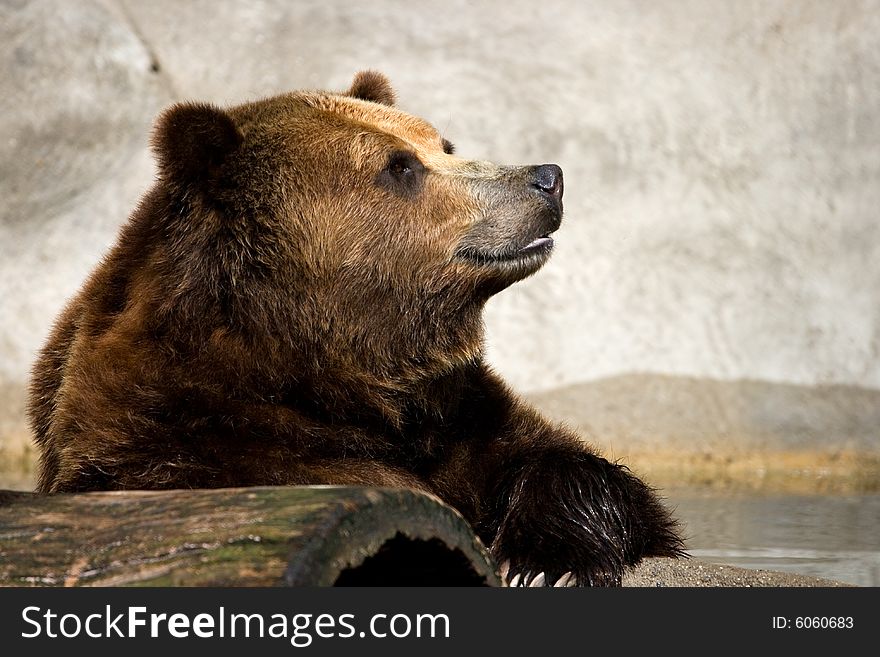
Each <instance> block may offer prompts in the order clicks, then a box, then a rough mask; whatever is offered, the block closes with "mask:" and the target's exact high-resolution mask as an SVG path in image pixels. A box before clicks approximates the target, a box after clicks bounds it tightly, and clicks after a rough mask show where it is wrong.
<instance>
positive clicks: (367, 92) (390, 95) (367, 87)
mask: <svg viewBox="0 0 880 657" xmlns="http://www.w3.org/2000/svg"><path fill="white" fill-rule="evenodd" d="M348 95H349V96H351V97H352V98H359V99H361V100H369V101H371V102H373V103H379V104H381V105H394V102H395V96H394V89H392V88H391V82H390V81H389V80H388V78H386V77H385V76H384V75H383V74H382V73H379V71H361V72H360V73H358V74H357V75H355V76H354V81H353V82H352V83H351V88H350V89H349V90H348Z"/></svg>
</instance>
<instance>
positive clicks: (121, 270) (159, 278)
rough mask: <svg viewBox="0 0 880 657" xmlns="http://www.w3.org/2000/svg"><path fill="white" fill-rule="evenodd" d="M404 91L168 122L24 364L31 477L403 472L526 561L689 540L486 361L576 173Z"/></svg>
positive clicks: (609, 555) (628, 480) (604, 558)
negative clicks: (441, 118)
mask: <svg viewBox="0 0 880 657" xmlns="http://www.w3.org/2000/svg"><path fill="white" fill-rule="evenodd" d="M393 100H394V98H393V92H392V91H391V86H390V84H389V83H388V81H387V80H386V79H385V78H384V77H383V76H381V75H380V74H377V73H362V74H360V75H359V76H358V77H357V78H356V79H355V82H354V84H353V85H352V88H351V89H350V90H349V91H348V92H347V94H335V93H328V92H298V93H292V94H287V95H283V96H278V97H275V98H269V99H266V100H261V101H258V102H254V103H248V104H245V105H240V106H237V107H233V108H230V109H227V110H221V109H219V108H216V107H212V106H210V105H204V104H183V105H177V106H175V107H172V108H171V109H169V110H168V111H166V112H165V113H164V114H163V115H162V117H161V118H160V119H159V121H158V124H157V127H156V131H155V135H154V139H153V145H154V149H155V152H156V155H157V159H158V162H159V180H158V181H157V183H156V185H155V186H154V188H153V189H152V190H151V191H150V192H149V193H148V194H147V195H146V197H145V198H144V199H143V201H142V202H141V204H140V206H139V207H138V208H137V210H136V211H135V212H134V214H133V215H132V216H131V218H130V220H129V221H128V223H127V224H126V225H125V226H124V227H123V229H122V231H121V233H120V236H119V239H118V241H117V243H116V245H115V246H114V247H113V249H112V251H111V252H110V253H109V254H108V255H107V257H106V258H105V259H104V260H103V262H102V263H101V264H100V266H99V267H98V268H97V269H96V271H95V272H94V273H93V274H92V276H91V277H90V278H89V280H88V281H87V282H86V284H85V286H84V288H83V290H82V291H81V292H80V294H79V295H78V296H77V297H76V298H75V299H74V300H73V301H72V302H71V304H70V305H69V306H68V308H67V309H66V310H65V312H64V313H63V314H62V316H61V318H60V319H59V321H58V322H57V324H56V326H55V329H54V331H53V333H52V335H51V336H50V338H49V341H48V342H47V344H46V346H45V348H44V349H43V351H42V353H41V355H40V358H39V359H38V361H37V363H36V366H35V368H34V377H33V382H32V387H31V402H30V408H29V412H30V418H31V422H32V426H33V429H34V433H35V436H36V441H37V444H38V445H39V447H40V449H41V451H42V461H41V463H42V469H41V474H40V482H39V489H40V490H41V491H43V492H60V491H87V490H99V489H113V488H194V487H222V486H242V485H266V484H366V485H374V486H405V487H411V488H416V489H421V490H425V491H430V492H432V493H435V494H437V495H438V496H440V497H441V498H442V499H444V500H446V501H447V502H449V503H450V504H452V505H454V506H456V507H457V508H458V509H459V510H460V511H461V512H462V513H463V514H464V516H465V517H466V518H467V519H468V520H469V521H470V522H471V523H472V524H473V525H474V527H475V528H476V529H477V531H478V532H479V534H480V535H481V537H482V538H483V539H484V540H485V541H486V542H487V543H488V544H490V545H492V547H493V550H494V552H495V554H496V555H497V556H498V557H499V558H500V559H504V560H508V561H510V563H511V568H512V571H513V572H519V573H521V574H523V575H525V579H528V577H529V576H531V575H534V574H535V573H536V572H538V571H539V570H545V571H547V572H548V573H549V574H555V575H558V574H561V573H562V572H564V571H569V570H570V571H572V572H574V573H575V575H576V576H577V577H578V579H579V581H580V582H581V583H615V582H617V581H619V577H620V572H621V569H622V567H623V565H625V564H628V563H635V562H636V561H638V560H639V559H640V558H641V557H642V556H645V555H648V554H667V555H674V554H678V553H679V551H680V541H679V539H678V538H677V537H676V536H675V533H674V523H673V522H672V521H671V520H670V519H669V517H668V515H667V514H666V512H665V511H664V510H663V509H662V507H661V506H660V504H659V502H658V501H657V499H656V497H655V496H654V494H653V493H652V492H651V491H650V490H649V489H648V488H647V487H645V486H644V484H642V483H641V482H640V481H638V480H637V479H636V478H635V477H633V476H632V475H631V474H629V473H628V472H627V471H626V470H625V469H624V468H621V467H619V466H616V465H614V464H609V463H608V462H607V461H605V460H604V459H601V458H600V457H598V456H596V455H594V454H593V453H592V452H590V451H589V450H587V449H586V448H585V447H584V446H583V445H582V444H581V442H580V441H579V440H578V438H577V437H576V436H575V435H573V434H572V433H570V432H568V431H567V430H565V429H563V428H560V427H556V426H554V425H552V424H550V423H549V422H547V421H546V420H544V419H543V418H541V417H540V416H539V415H538V414H537V413H535V412H534V411H533V410H531V409H530V408H528V407H527V406H526V405H524V404H523V403H522V402H521V401H520V400H519V399H517V398H516V397H515V396H514V395H513V394H512V393H511V392H510V391H509V390H508V389H507V388H506V387H505V386H504V384H503V383H502V382H501V381H500V380H499V379H498V378H497V377H496V376H495V375H494V374H492V373H491V372H490V371H489V369H488V368H487V367H486V366H485V365H484V364H483V362H482V340H483V330H482V319H481V313H482V308H483V305H484V303H485V302H486V300H487V299H488V298H489V297H490V296H491V295H492V294H495V293H496V292H498V291H500V290H502V289H503V288H505V287H507V286H508V285H510V284H511V283H513V282H515V281H517V280H520V279H521V278H523V277H525V276H528V275H530V274H531V273H533V272H534V271H536V270H537V269H538V268H539V267H540V265H541V264H543V262H544V261H545V260H546V258H547V256H548V255H549V246H547V245H546V244H544V243H545V242H548V240H539V242H541V245H540V246H539V247H529V246H528V245H529V244H530V243H531V242H532V241H533V240H535V239H536V238H540V237H542V236H546V235H548V234H549V233H551V232H553V231H554V230H556V228H557V227H558V226H559V221H560V218H561V197H562V188H561V184H562V179H561V171H559V169H558V167H552V166H542V167H500V166H496V165H493V164H489V163H485V162H477V161H467V160H463V159H459V158H456V157H453V156H452V155H451V154H449V153H448V152H445V151H449V150H451V147H450V145H449V144H448V142H445V141H444V140H443V139H442V138H441V136H440V135H439V134H438V133H437V131H436V130H435V129H434V128H433V127H432V126H431V125H429V124H428V123H426V122H425V121H423V120H421V119H418V118H415V117H412V116H410V115H407V114H405V113H403V112H402V111H400V110H398V109H396V108H394V107H392V106H390V104H391V103H393ZM374 101H375V102H374ZM523 249H525V250H523Z"/></svg>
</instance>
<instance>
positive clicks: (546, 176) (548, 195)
mask: <svg viewBox="0 0 880 657" xmlns="http://www.w3.org/2000/svg"><path fill="white" fill-rule="evenodd" d="M530 178H531V179H530V181H529V184H530V185H531V186H532V187H534V188H535V189H537V190H538V192H539V193H540V194H541V195H542V196H543V197H544V198H545V200H546V201H547V202H548V203H549V204H550V205H551V207H552V208H553V209H554V210H555V211H556V212H558V213H559V214H562V192H563V189H564V185H563V182H562V169H561V168H560V167H559V166H558V165H556V164H541V165H538V166H536V167H533V168H532V170H531V171H530Z"/></svg>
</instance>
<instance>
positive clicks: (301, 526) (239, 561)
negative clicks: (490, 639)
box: [0, 486, 501, 586]
mask: <svg viewBox="0 0 880 657" xmlns="http://www.w3.org/2000/svg"><path fill="white" fill-rule="evenodd" d="M0 585H2V586H88V585H99V586H132V585H146V586H275V585H280V586H284V585H287V586H310V585H313V586H331V585H337V586H346V585H378V586H385V585H392V586H407V585H423V586H424V585H445V586H461V585H479V586H500V585H501V578H500V575H499V572H498V567H497V565H496V564H495V563H494V562H493V560H492V558H491V557H490V555H489V553H488V551H487V550H486V548H485V547H484V546H483V545H482V543H480V541H479V540H478V539H477V538H476V537H475V536H474V534H473V532H472V531H471V529H470V526H469V525H468V524H467V523H466V522H465V520H464V519H463V518H462V517H461V516H460V515H459V514H458V513H457V512H456V511H454V510H453V509H452V508H450V507H449V506H447V505H445V504H443V503H442V502H440V501H439V500H437V499H436V498H434V497H431V496H429V495H425V494H421V493H417V492H414V491H409V490H402V489H382V488H358V487H338V486H306V487H263V488H230V489H216V490H174V491H114V492H102V493H84V494H78V495H52V496H44V495H37V494H33V493H22V492H13V491H0Z"/></svg>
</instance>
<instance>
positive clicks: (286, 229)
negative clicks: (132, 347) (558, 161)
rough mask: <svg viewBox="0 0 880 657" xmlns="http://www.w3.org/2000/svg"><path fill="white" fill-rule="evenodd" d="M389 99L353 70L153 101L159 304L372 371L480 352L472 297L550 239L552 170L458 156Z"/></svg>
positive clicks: (558, 181)
mask: <svg viewBox="0 0 880 657" xmlns="http://www.w3.org/2000/svg"><path fill="white" fill-rule="evenodd" d="M394 102H395V97H394V92H393V90H392V88H391V85H390V83H389V82H388V80H387V79H386V78H385V77H384V76H383V75H381V74H379V73H376V72H372V71H367V72H362V73H360V74H358V75H357V76H356V78H355V80H354V82H353V84H352V85H351V88H350V89H349V90H347V91H346V92H342V93H330V92H318V91H303V92H295V93H290V94H285V95H281V96H276V97H273V98H268V99H264V100H259V101H256V102H250V103H247V104H243V105H239V106H236V107H232V108H228V109H220V108H218V107H214V106H211V105H207V104H196V103H185V104H178V105H175V106H173V107H171V108H170V109H169V110H167V111H166V112H165V113H164V114H163V115H162V116H161V117H160V119H159V121H158V123H157V126H156V129H155V133H154V138H153V145H154V150H155V152H156V155H157V159H158V166H159V183H158V185H157V186H156V188H155V189H154V191H153V193H152V194H151V195H150V196H149V197H148V199H147V200H146V201H145V202H144V204H143V205H142V209H141V217H142V220H143V217H148V219H147V221H148V222H149V223H150V224H151V230H152V231H153V236H152V238H151V240H149V241H150V242H152V244H153V245H158V246H157V247H156V248H155V249H154V250H153V255H152V256H150V258H149V260H150V262H151V266H152V267H153V268H155V269H156V270H157V271H158V272H159V274H160V276H159V278H160V279H161V280H164V281H165V282H166V284H165V285H162V286H161V288H162V291H161V292H159V294H160V296H161V299H160V303H159V306H160V307H159V308H158V309H157V317H159V318H164V321H166V322H172V323H175V324H176V325H178V326H180V325H191V324H193V323H195V324H200V325H202V326H203V327H204V330H205V331H207V334H203V335H202V338H204V337H206V335H207V336H208V337H210V338H212V339H217V336H218V335H221V334H222V335H224V336H226V337H230V336H232V335H238V336H239V343H248V344H257V343H258V344H259V345H261V346H260V358H264V357H266V354H275V355H276V356H277V357H278V358H279V359H280V360H281V361H282V362H284V361H286V362H290V359H291V358H294V356H295V359H296V362H297V363H298V367H299V368H301V369H309V366H308V363H311V364H313V365H314V368H312V369H315V368H317V369H321V370H325V371H326V370H328V369H332V368H334V367H336V368H337V370H338V371H343V370H344V371H351V370H352V369H353V368H354V369H361V370H364V371H369V372H371V374H372V375H373V377H374V378H376V377H378V378H380V379H382V380H383V381H385V382H386V383H387V382H388V381H390V380H396V381H397V383H398V384H399V383H400V382H401V381H403V380H410V379H413V378H418V377H419V376H423V375H425V374H426V373H427V374H430V373H436V372H437V371H438V370H448V369H449V368H451V367H454V365H455V364H456V363H461V362H464V361H468V360H473V359H475V358H479V357H480V354H481V350H482V319H481V311H482V307H483V305H484V303H485V301H486V300H487V299H488V298H489V297H490V296H491V295H493V294H495V293H497V292H498V291H500V290H502V289H504V288H505V287H507V286H509V285H510V284H512V283H514V282H516V281H518V280H520V279H522V278H524V277H526V276H528V275H530V274H532V273H534V272H535V271H536V270H537V269H538V268H539V267H540V266H541V265H542V264H543V263H544V262H545V261H546V260H547V258H548V256H549V255H550V253H551V250H552V248H553V239H552V237H551V234H552V233H553V232H554V231H556V229H557V228H559V225H560V221H561V216H562V187H563V186H562V172H561V170H560V169H559V167H557V166H555V165H538V166H499V165H496V164H492V163H489V162H484V161H477V160H467V159H463V158H460V157H456V156H455V155H454V154H453V147H452V145H451V143H450V142H449V141H447V140H446V139H445V138H444V137H443V136H442V135H441V134H440V133H439V132H438V131H437V130H436V129H435V128H434V127H433V126H431V125H430V124H429V123H427V122H426V121H424V120H422V119H420V118H416V117H414V116H411V115H409V114H407V113H405V112H403V111H401V110H400V109H398V108H397V107H395V105H394ZM150 248H151V249H153V248H154V247H150ZM267 345H269V346H268V347H267ZM292 352H295V354H293V353H292Z"/></svg>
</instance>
